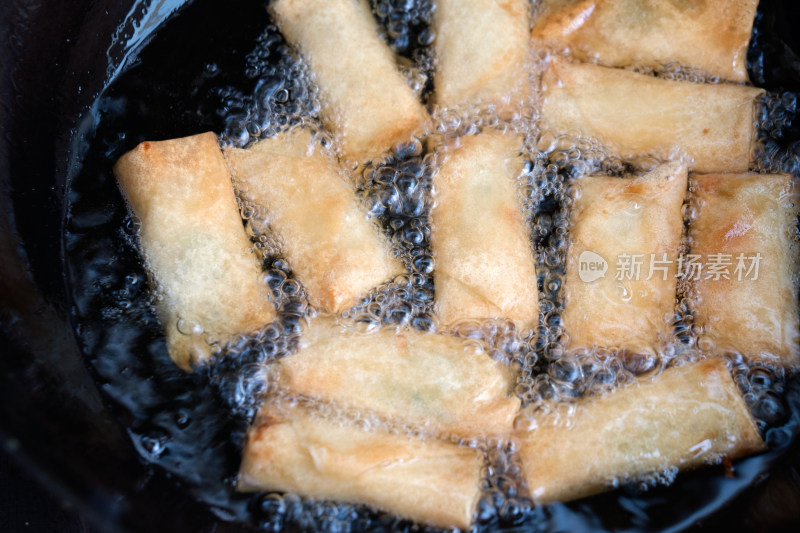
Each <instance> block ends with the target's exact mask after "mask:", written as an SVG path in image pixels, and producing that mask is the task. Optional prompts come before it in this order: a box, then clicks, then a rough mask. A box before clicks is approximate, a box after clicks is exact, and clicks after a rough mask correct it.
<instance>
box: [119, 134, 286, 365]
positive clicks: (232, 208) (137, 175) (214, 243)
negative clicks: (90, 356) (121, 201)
mask: <svg viewBox="0 0 800 533" xmlns="http://www.w3.org/2000/svg"><path fill="white" fill-rule="evenodd" d="M114 175H115V176H116V178H117V181H118V182H119V185H120V187H121V188H122V191H123V193H124V194H125V196H126V197H127V199H128V203H129V205H130V207H131V209H132V210H133V213H134V214H135V215H136V216H137V217H139V220H141V223H142V228H141V233H140V234H139V242H140V244H141V248H142V252H143V254H144V258H145V262H146V264H147V268H148V270H149V272H150V275H151V277H152V278H153V281H154V282H155V285H156V287H157V289H158V291H159V293H160V295H161V296H163V299H162V300H160V301H159V302H158V308H159V311H160V314H161V320H162V322H163V324H164V329H165V330H166V335H167V348H168V350H169V354H170V356H171V357H172V359H173V360H174V361H175V363H176V364H178V366H180V367H181V368H183V369H185V370H190V369H191V366H192V365H193V364H197V363H203V362H204V361H205V360H206V359H207V358H208V357H209V356H210V346H209V345H208V344H207V342H206V340H207V339H204V337H206V336H210V337H214V338H216V339H218V340H220V341H221V340H223V339H224V337H227V336H230V335H232V334H238V333H250V332H253V331H255V330H257V329H259V328H260V327H262V326H264V325H265V324H267V323H269V322H271V321H272V320H273V319H274V318H275V308H274V306H273V305H272V304H271V303H270V301H269V299H270V297H269V288H268V287H267V285H266V283H264V281H263V276H262V273H261V265H260V262H259V260H258V259H257V257H256V256H255V254H254V253H253V251H252V248H253V245H252V243H251V242H250V239H249V238H248V237H247V234H246V233H245V230H244V227H243V226H242V219H241V218H240V216H239V208H238V207H237V205H236V198H235V197H234V193H233V185H232V184H231V179H230V175H229V174H228V168H227V166H225V160H224V159H223V157H222V152H221V151H220V148H219V144H218V143H217V137H216V135H214V134H213V133H203V134H201V135H195V136H192V137H185V138H183V139H172V140H168V141H160V142H143V143H141V144H140V145H139V146H137V147H136V148H134V149H133V150H131V151H130V152H128V153H127V154H125V155H123V156H122V157H121V158H120V159H119V161H117V164H116V165H115V166H114Z"/></svg>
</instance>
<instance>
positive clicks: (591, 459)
mask: <svg viewBox="0 0 800 533" xmlns="http://www.w3.org/2000/svg"><path fill="white" fill-rule="evenodd" d="M520 416H521V417H525V416H527V417H529V420H527V421H526V422H525V423H524V424H521V426H526V427H527V428H528V429H526V430H521V431H519V433H518V434H517V438H518V439H519V440H520V441H521V448H520V457H521V460H522V469H523V473H524V476H525V479H526V481H527V483H528V487H529V489H530V491H531V496H532V497H533V499H534V500H535V501H537V502H539V503H548V502H554V501H568V500H574V499H577V498H583V497H586V496H591V495H593V494H597V493H599V492H603V491H606V490H611V488H613V487H614V486H617V485H618V483H620V482H622V483H624V482H629V481H633V480H636V479H637V478H641V477H642V476H644V475H647V474H651V473H658V472H664V471H666V470H667V469H671V468H679V469H681V470H685V469H691V468H696V467H699V466H701V465H703V464H707V463H712V462H715V461H717V460H719V459H722V458H728V459H735V458H737V457H742V456H745V455H749V454H753V453H756V452H759V451H761V450H763V449H764V448H765V445H764V442H763V441H762V440H761V437H760V436H759V434H758V429H757V428H756V425H755V422H754V421H753V419H752V418H751V416H750V412H749V411H748V409H747V405H746V404H745V403H744V400H743V399H742V397H741V396H740V395H739V390H738V389H737V388H736V385H735V384H734V382H733V380H732V379H731V376H730V374H729V373H728V369H727V367H726V364H725V361H724V360H723V359H718V358H710V359H706V360H703V361H701V362H699V363H694V364H690V365H685V366H681V367H676V368H671V369H668V370H665V371H664V372H663V373H662V374H661V375H659V376H657V377H656V378H655V379H653V380H652V381H642V382H639V383H634V384H632V385H630V386H627V387H624V388H622V389H618V390H616V391H614V392H612V393H609V394H607V395H605V396H602V397H599V398H593V399H589V398H587V399H584V400H581V401H580V402H579V403H578V404H577V406H576V410H575V412H574V414H572V415H571V419H570V422H571V426H569V427H567V426H566V425H565V424H560V423H554V420H553V419H552V418H549V417H548V416H541V415H537V414H536V413H531V412H526V413H523V414H522V415H520ZM537 416H538V418H537ZM531 427H532V428H531Z"/></svg>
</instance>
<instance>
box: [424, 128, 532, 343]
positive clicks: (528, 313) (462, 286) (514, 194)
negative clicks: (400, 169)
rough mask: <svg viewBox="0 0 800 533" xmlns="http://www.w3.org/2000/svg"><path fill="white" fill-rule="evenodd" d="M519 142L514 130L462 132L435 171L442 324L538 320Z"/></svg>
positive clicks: (434, 239) (434, 240)
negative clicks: (473, 320)
mask: <svg viewBox="0 0 800 533" xmlns="http://www.w3.org/2000/svg"><path fill="white" fill-rule="evenodd" d="M521 148H522V138H521V137H520V136H518V135H505V134H502V133H499V132H485V133H481V134H479V135H475V136H467V137H462V138H461V146H460V147H459V148H456V149H454V150H453V151H452V153H450V154H448V155H447V156H446V157H447V159H446V160H445V162H444V163H443V164H442V166H441V168H440V169H439V171H438V172H437V173H436V175H435V176H434V178H433V184H434V190H435V191H436V193H435V194H436V196H435V199H436V206H435V207H434V208H433V210H432V212H431V228H432V231H431V249H432V251H433V256H434V261H435V268H436V270H435V274H434V275H435V284H436V312H437V314H438V315H439V319H440V321H441V322H442V323H444V324H452V323H454V322H456V321H458V320H461V319H467V318H507V319H509V320H511V321H513V322H514V323H515V324H516V325H517V326H518V327H519V328H522V329H524V328H531V327H535V326H536V323H537V320H538V317H539V304H538V289H537V285H536V269H535V262H534V258H533V251H532V247H531V242H530V237H529V235H528V230H527V224H526V222H525V219H524V217H523V214H522V210H521V209H520V201H519V197H518V186H517V181H516V178H517V176H518V175H519V174H520V172H521V170H522V165H523V160H522V158H521V157H520V150H521Z"/></svg>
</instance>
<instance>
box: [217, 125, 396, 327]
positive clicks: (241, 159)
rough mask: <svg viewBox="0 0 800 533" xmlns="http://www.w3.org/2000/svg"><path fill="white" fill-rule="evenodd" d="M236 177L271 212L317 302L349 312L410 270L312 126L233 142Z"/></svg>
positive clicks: (295, 266) (271, 221)
mask: <svg viewBox="0 0 800 533" xmlns="http://www.w3.org/2000/svg"><path fill="white" fill-rule="evenodd" d="M225 157H226V159H227V161H228V164H229V166H230V168H231V172H232V174H233V178H234V182H235V184H236V186H237V188H239V189H240V190H241V191H242V192H244V193H245V196H246V197H247V198H248V199H250V200H252V201H253V202H255V203H256V204H257V205H258V206H260V207H261V208H262V209H265V211H266V217H265V219H264V217H259V220H254V223H255V224H256V226H257V229H259V230H265V228H264V227H258V226H259V224H262V225H263V222H264V221H265V220H266V221H267V222H268V223H269V225H270V227H271V228H272V230H274V231H275V232H276V233H277V234H278V235H279V236H280V237H281V240H282V241H283V243H284V250H283V252H284V254H285V256H286V258H287V259H288V260H289V264H290V265H291V267H292V270H293V271H294V272H295V273H296V274H297V277H298V279H299V280H300V281H301V282H302V283H303V285H305V287H306V289H307V291H308V299H309V301H310V303H311V304H312V305H315V306H317V307H320V308H322V309H325V310H328V311H332V312H337V313H339V312H342V311H344V310H346V309H348V308H350V307H352V306H353V305H355V303H356V301H357V299H358V298H359V297H360V296H363V295H364V294H365V293H366V292H367V291H369V289H371V288H373V287H375V286H376V285H379V284H380V283H383V282H385V281H388V280H390V279H392V278H394V277H395V276H397V275H399V274H401V273H403V272H405V269H404V268H403V265H402V263H401V262H400V260H399V259H397V257H395V256H394V254H393V253H392V251H391V247H390V245H389V243H388V242H387V239H386V238H385V237H384V236H383V235H382V233H381V231H380V228H378V227H377V225H376V224H375V223H373V222H371V221H370V220H368V219H367V215H366V213H364V212H363V211H362V210H361V209H360V208H359V205H358V201H357V198H356V194H355V191H354V190H353V188H352V187H351V186H350V185H349V184H348V183H346V182H345V181H344V180H343V179H342V177H341V176H340V175H339V172H338V169H337V168H336V166H335V163H334V162H333V161H331V160H330V159H329V158H328V157H327V156H325V154H323V153H321V151H320V149H319V147H317V146H315V145H314V144H312V142H311V134H310V133H309V132H308V131H306V130H294V131H291V132H287V133H283V134H280V135H278V136H276V137H273V138H270V139H266V140H263V141H259V142H257V143H256V144H254V145H252V146H251V147H249V148H247V149H244V150H243V149H240V148H226V149H225Z"/></svg>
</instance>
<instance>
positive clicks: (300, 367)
mask: <svg viewBox="0 0 800 533" xmlns="http://www.w3.org/2000/svg"><path fill="white" fill-rule="evenodd" d="M269 372H270V375H271V378H272V379H273V380H274V382H275V383H276V384H277V385H278V386H279V387H281V388H283V389H284V390H285V391H286V392H288V393H289V394H291V395H295V396H297V395H301V396H304V397H308V398H313V399H316V400H319V401H326V402H333V403H336V404H339V405H343V406H347V407H353V408H357V409H363V410H366V411H369V412H371V413H374V414H377V415H379V416H381V417H384V418H386V419H389V418H391V419H395V420H398V421H400V422H402V423H404V424H411V425H413V426H415V427H417V428H419V429H421V430H423V431H426V432H429V433H434V434H439V435H443V436H448V437H449V436H456V437H465V438H471V437H481V436H501V435H507V434H508V433H509V432H510V431H511V426H512V423H513V420H514V417H515V416H516V413H517V411H518V410H519V405H520V403H519V399H518V398H516V397H515V396H513V395H512V388H513V386H514V379H513V377H512V375H511V370H510V369H509V368H507V367H506V366H505V365H503V364H501V363H499V362H497V361H494V360H492V359H491V358H490V357H489V356H488V355H487V354H486V353H482V352H478V351H476V350H475V349H474V348H473V347H471V346H469V345H468V344H466V343H465V342H464V340H463V339H458V338H456V337H451V336H448V335H437V334H433V333H424V332H420V331H417V330H402V331H398V330H395V329H393V328H383V329H380V330H378V331H376V332H372V333H358V332H354V331H352V329H351V330H345V329H344V328H343V327H342V326H340V325H338V324H336V323H335V322H333V321H331V320H329V319H325V318H319V319H316V320H315V321H313V322H312V324H311V325H310V326H309V327H308V328H307V330H306V331H305V332H304V333H303V335H302V336H301V338H300V346H299V350H298V352H297V353H296V354H294V355H290V356H288V357H285V358H283V359H281V360H279V361H278V362H277V363H274V364H273V365H271V367H270V370H269Z"/></svg>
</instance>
